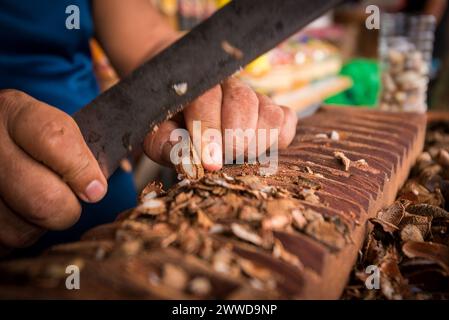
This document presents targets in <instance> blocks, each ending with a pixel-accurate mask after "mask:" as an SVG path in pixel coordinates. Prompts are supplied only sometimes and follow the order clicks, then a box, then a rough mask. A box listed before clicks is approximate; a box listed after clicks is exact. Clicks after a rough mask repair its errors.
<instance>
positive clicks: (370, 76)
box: [325, 59, 380, 107]
mask: <svg viewBox="0 0 449 320" xmlns="http://www.w3.org/2000/svg"><path fill="white" fill-rule="evenodd" d="M340 75H344V76H348V77H350V78H351V79H352V81H353V86H352V87H351V88H349V89H348V90H345V91H343V92H341V93H339V94H336V95H334V96H332V97H329V98H327V99H326V100H325V103H329V104H337V105H353V106H369V107H374V106H376V105H377V98H378V94H379V90H380V75H379V64H378V63H377V62H376V61H375V60H368V59H353V60H351V61H349V62H347V63H346V64H345V65H344V66H343V68H342V69H341V71H340Z"/></svg>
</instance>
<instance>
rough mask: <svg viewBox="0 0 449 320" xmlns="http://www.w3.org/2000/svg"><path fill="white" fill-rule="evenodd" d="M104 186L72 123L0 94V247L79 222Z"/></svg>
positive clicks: (19, 97)
mask: <svg viewBox="0 0 449 320" xmlns="http://www.w3.org/2000/svg"><path fill="white" fill-rule="evenodd" d="M106 189H107V181H106V179H105V177H104V175H103V173H102V172H101V170H100V167H99V165H98V163H97V161H96V160H95V158H94V156H93V155H92V153H91V151H90V150H89V148H88V147H87V145H86V143H85V142H84V139H83V137H82V135H81V132H80V131H79V129H78V126H77V125H76V123H75V122H74V120H73V119H72V118H71V117H70V116H68V115H67V114H65V113H64V112H62V111H60V110H58V109H56V108H53V107H51V106H49V105H47V104H45V103H43V102H40V101H37V100H35V99H33V98H32V97H30V96H28V95H26V94H25V93H22V92H19V91H15V90H2V91H0V226H1V231H0V248H1V249H2V251H5V250H9V249H11V248H19V247H26V246H28V245H30V244H32V243H33V242H35V241H36V240H37V239H38V238H39V237H40V236H41V235H42V233H43V232H44V231H45V230H61V229H65V228H68V227H70V226H71V225H73V224H74V223H75V222H76V221H77V220H78V218H79V215H80V212H81V206H80V203H79V201H78V199H77V196H78V197H79V198H80V199H82V200H84V201H86V202H96V201H99V200H100V199H101V198H103V196H104V195H105V194H106Z"/></svg>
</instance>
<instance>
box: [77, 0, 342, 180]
mask: <svg viewBox="0 0 449 320" xmlns="http://www.w3.org/2000/svg"><path fill="white" fill-rule="evenodd" d="M340 2H342V0H312V1H310V0H234V1H231V2H230V3H229V4H228V5H226V6H224V7H223V8H222V9H220V10H218V11H217V12H216V13H215V14H213V15H212V16H211V17H210V18H209V19H207V20H205V21H204V22H203V23H201V24H199V25H198V26H197V27H195V28H194V29H192V30H191V31H190V32H189V33H187V34H186V35H185V36H184V37H182V38H180V39H179V40H178V41H176V42H175V43H174V44H172V45H171V46H170V47H168V48H167V49H165V50H164V51H162V52H160V53H159V54H158V55H156V56H155V57H154V58H152V59H151V60H149V61H148V62H146V63H144V64H143V65H142V66H140V67H139V68H137V69H136V70H135V71H134V72H133V73H132V74H131V75H129V76H128V77H126V78H124V79H123V80H121V81H120V82H119V83H118V84H116V85H115V86H113V87H112V88H110V89H109V90H107V91H105V92H104V93H103V94H101V95H99V96H98V97H97V98H95V99H94V100H93V101H92V102H91V103H89V104H88V105H87V106H85V107H84V108H82V109H81V110H80V111H78V112H77V113H75V114H74V119H75V121H76V122H77V124H78V126H79V127H80V130H81V133H82V134H83V136H84V139H85V140H86V142H87V144H88V146H89V148H90V149H91V151H92V152H93V154H94V156H95V157H96V159H97V160H98V162H99V164H100V167H101V169H102V170H103V173H104V174H105V176H106V177H109V176H110V175H112V173H113V172H114V171H115V170H116V169H117V167H118V166H119V163H120V160H121V159H123V158H125V157H126V156H127V155H128V154H129V152H130V151H131V150H132V149H133V148H136V147H138V146H139V145H140V144H141V143H142V142H143V139H144V138H145V135H146V134H147V133H148V132H149V131H150V130H153V128H154V127H155V126H156V125H157V124H159V123H161V122H163V121H164V120H166V119H168V118H170V117H171V116H172V115H174V114H176V113H177V112H179V111H181V110H182V109H183V107H185V106H186V105H187V104H188V103H189V102H191V101H192V100H194V99H195V98H197V97H198V96H200V95H201V94H202V93H204V92H205V91H207V90H208V89H210V88H212V87H213V86H215V85H217V84H219V83H220V82H221V81H222V80H224V79H226V78H227V77H229V76H231V75H232V74H234V73H235V72H236V71H238V70H240V69H241V68H242V67H243V66H245V65H247V64H248V63H249V62H251V61H252V60H254V59H255V58H257V57H258V56H260V55H261V54H263V53H265V52H267V51H268V50H270V49H272V48H273V47H275V46H276V45H277V44H279V43H280V42H282V41H283V40H285V39H287V38H288V37H289V36H291V35H292V34H294V33H295V32H297V31H298V30H300V29H301V28H302V27H304V26H306V25H307V24H308V23H310V22H311V21H313V20H314V19H316V18H317V17H319V16H321V15H322V14H323V13H325V12H326V11H328V10H329V9H331V8H332V7H334V6H336V5H337V4H338V3H340ZM124 45H126V44H124Z"/></svg>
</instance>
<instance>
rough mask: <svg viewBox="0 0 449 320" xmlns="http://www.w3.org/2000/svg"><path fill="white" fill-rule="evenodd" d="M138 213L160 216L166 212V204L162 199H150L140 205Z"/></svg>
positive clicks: (137, 209)
mask: <svg viewBox="0 0 449 320" xmlns="http://www.w3.org/2000/svg"><path fill="white" fill-rule="evenodd" d="M136 211H137V212H139V213H143V214H149V215H158V214H161V213H164V212H165V211H166V207H165V202H164V201H162V200H160V199H150V200H146V201H144V202H143V203H142V204H140V205H139V206H138V207H137V208H136Z"/></svg>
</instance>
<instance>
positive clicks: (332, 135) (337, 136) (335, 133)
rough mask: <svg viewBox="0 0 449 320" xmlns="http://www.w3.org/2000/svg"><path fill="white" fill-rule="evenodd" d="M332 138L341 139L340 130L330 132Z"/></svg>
mask: <svg viewBox="0 0 449 320" xmlns="http://www.w3.org/2000/svg"><path fill="white" fill-rule="evenodd" d="M330 138H331V140H334V141H339V140H340V134H339V133H338V131H335V130H332V131H331V134H330Z"/></svg>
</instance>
